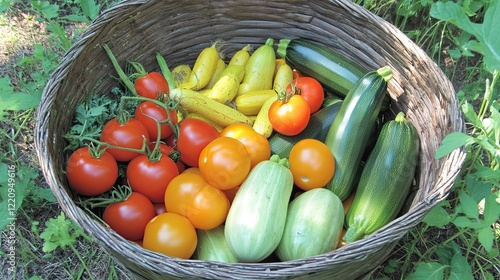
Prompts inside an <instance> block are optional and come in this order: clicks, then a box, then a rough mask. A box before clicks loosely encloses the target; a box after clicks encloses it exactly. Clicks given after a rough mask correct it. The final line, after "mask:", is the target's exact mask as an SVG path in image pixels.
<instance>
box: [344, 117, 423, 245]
mask: <svg viewBox="0 0 500 280" xmlns="http://www.w3.org/2000/svg"><path fill="white" fill-rule="evenodd" d="M418 149H419V139H418V134H417V132H416V130H415V128H414V127H413V126H412V125H411V124H410V123H408V122H407V121H406V119H405V116H404V114H403V113H399V114H398V115H397V116H396V119H395V120H392V121H389V122H387V123H385V124H384V126H383V127H382V131H381V132H380V136H379V138H378V140H377V143H376V144H375V147H374V149H373V151H372V152H371V153H370V156H369V157H368V160H367V162H366V165H365V167H364V169H363V172H362V173H361V178H360V179H359V185H358V187H357V189H356V193H355V195H354V198H353V201H352V204H351V207H350V208H349V210H348V211H347V214H346V222H345V225H346V228H347V232H346V234H345V236H344V241H345V242H353V241H356V240H359V239H361V238H363V237H365V236H366V235H369V234H371V233H373V232H374V231H376V230H378V229H380V228H381V227H383V226H384V225H386V224H387V223H389V222H390V221H391V220H393V219H394V218H395V217H396V215H397V214H398V213H399V211H400V210H401V208H402V206H403V203H404V201H405V199H406V197H407V196H408V193H409V191H410V188H411V185H412V181H413V177H414V174H415V169H416V166H417V162H418Z"/></svg>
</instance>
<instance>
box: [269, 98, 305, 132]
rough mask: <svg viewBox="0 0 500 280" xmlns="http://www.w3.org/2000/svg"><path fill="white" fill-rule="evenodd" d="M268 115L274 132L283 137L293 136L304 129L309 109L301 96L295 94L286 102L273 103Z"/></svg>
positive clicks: (277, 101)
mask: <svg viewBox="0 0 500 280" xmlns="http://www.w3.org/2000/svg"><path fill="white" fill-rule="evenodd" d="M268 115H269V121H270V122H271V124H272V126H273V129H274V130H276V131H277V132H279V133H281V134H283V135H287V136H294V135H297V134H299V133H300V132H302V130H304V129H305V128H306V126H307V124H308V123H309V119H310V117H311V109H310V108H309V104H308V103H307V101H306V100H305V99H304V98H303V97H302V96H300V95H296V94H295V95H293V96H292V97H290V99H288V101H282V100H276V101H274V102H273V104H271V107H270V108H269V113H268Z"/></svg>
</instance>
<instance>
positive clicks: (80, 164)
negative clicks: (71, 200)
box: [66, 147, 118, 196]
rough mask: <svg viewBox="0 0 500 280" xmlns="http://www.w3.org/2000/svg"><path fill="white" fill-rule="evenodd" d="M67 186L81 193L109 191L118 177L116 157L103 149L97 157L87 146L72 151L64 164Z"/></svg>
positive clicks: (90, 193)
mask: <svg viewBox="0 0 500 280" xmlns="http://www.w3.org/2000/svg"><path fill="white" fill-rule="evenodd" d="M66 177H67V178H68V183H69V187H70V188H71V189H72V190H74V191H76V192H77V193H80V194H83V195H88V196H92V195H99V194H103V193H105V192H107V191H109V190H110V189H111V188H112V187H113V185H114V183H115V182H116V180H117V178H118V164H117V163H116V159H115V158H114V157H113V156H112V155H111V154H110V153H109V152H108V151H105V152H103V153H102V155H101V156H100V157H99V158H95V157H93V156H92V155H91V154H90V153H89V148H88V147H83V148H79V149H77V150H76V151H74V152H73V153H72V154H71V156H70V157H69V159H68V163H67V164H66Z"/></svg>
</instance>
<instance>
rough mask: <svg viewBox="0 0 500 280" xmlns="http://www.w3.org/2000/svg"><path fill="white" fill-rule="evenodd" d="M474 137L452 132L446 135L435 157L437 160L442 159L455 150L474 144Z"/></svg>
mask: <svg viewBox="0 0 500 280" xmlns="http://www.w3.org/2000/svg"><path fill="white" fill-rule="evenodd" d="M474 141H475V140H474V137H472V136H470V135H467V134H465V133H463V132H452V133H450V134H448V135H446V136H445V137H444V139H443V142H442V143H441V146H439V147H438V149H437V150H436V153H435V155H434V157H435V158H436V159H440V158H442V157H445V156H446V155H448V154H450V153H451V152H453V151H454V150H456V149H458V148H460V147H462V146H464V145H469V144H471V143H473V142H474Z"/></svg>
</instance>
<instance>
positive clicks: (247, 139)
mask: <svg viewBox="0 0 500 280" xmlns="http://www.w3.org/2000/svg"><path fill="white" fill-rule="evenodd" d="M220 136H226V137H231V138H234V139H236V140H238V141H240V142H241V143H242V144H243V145H245V148H246V149H247V152H248V154H249V155H250V160H251V168H253V167H254V166H255V165H257V163H259V162H261V161H263V160H267V159H269V157H271V145H270V144H269V140H267V138H266V137H265V136H264V135H262V134H260V133H258V132H257V131H255V130H254V129H253V128H252V127H251V126H250V125H248V124H244V123H236V124H231V125H228V126H226V127H225V128H224V129H223V130H222V131H221V132H220Z"/></svg>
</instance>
